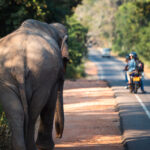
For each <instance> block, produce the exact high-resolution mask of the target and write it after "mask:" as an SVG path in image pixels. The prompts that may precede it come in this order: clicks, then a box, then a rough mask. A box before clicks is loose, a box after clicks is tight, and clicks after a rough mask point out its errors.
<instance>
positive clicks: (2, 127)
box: [0, 105, 11, 150]
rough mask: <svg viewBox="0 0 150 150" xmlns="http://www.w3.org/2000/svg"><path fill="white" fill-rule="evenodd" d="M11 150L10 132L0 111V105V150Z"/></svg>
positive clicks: (0, 109) (3, 114)
mask: <svg viewBox="0 0 150 150" xmlns="http://www.w3.org/2000/svg"><path fill="white" fill-rule="evenodd" d="M10 149H11V132H10V129H9V126H8V122H7V119H6V116H5V113H4V112H3V111H2V108H1V105H0V150H10Z"/></svg>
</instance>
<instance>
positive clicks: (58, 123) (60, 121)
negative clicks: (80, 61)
mask: <svg viewBox="0 0 150 150" xmlns="http://www.w3.org/2000/svg"><path fill="white" fill-rule="evenodd" d="M50 25H51V27H52V28H54V29H55V32H56V34H57V35H56V39H57V42H58V45H59V47H60V50H61V54H62V60H63V70H62V74H63V75H64V73H65V72H66V66H67V62H68V60H69V53H68V46H67V38H68V35H67V29H66V28H65V26H64V25H62V24H59V23H53V24H50ZM63 75H62V76H63ZM63 84H64V78H63V77H62V78H60V79H59V83H58V86H59V87H58V92H57V102H56V111H55V129H56V137H57V138H61V137H62V134H63V129H64V110H63Z"/></svg>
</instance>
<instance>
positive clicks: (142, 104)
mask: <svg viewBox="0 0 150 150" xmlns="http://www.w3.org/2000/svg"><path fill="white" fill-rule="evenodd" d="M135 97H136V98H137V100H138V102H139V103H140V104H141V106H142V108H143V109H144V111H145V113H146V115H147V116H148V118H149V119H150V112H149V111H148V109H147V107H146V106H145V105H144V103H143V102H142V100H141V98H140V97H139V96H138V95H135Z"/></svg>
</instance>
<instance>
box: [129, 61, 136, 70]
mask: <svg viewBox="0 0 150 150" xmlns="http://www.w3.org/2000/svg"><path fill="white" fill-rule="evenodd" d="M135 69H136V62H135V60H134V59H131V60H130V61H129V62H128V71H129V72H132V71H134V70H135Z"/></svg>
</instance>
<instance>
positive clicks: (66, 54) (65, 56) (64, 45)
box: [61, 35, 69, 60]
mask: <svg viewBox="0 0 150 150" xmlns="http://www.w3.org/2000/svg"><path fill="white" fill-rule="evenodd" d="M67 38H68V36H67V35H65V36H64V38H63V40H62V43H61V53H62V57H63V59H66V60H69V52H68V46H67V43H66V40H67Z"/></svg>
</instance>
